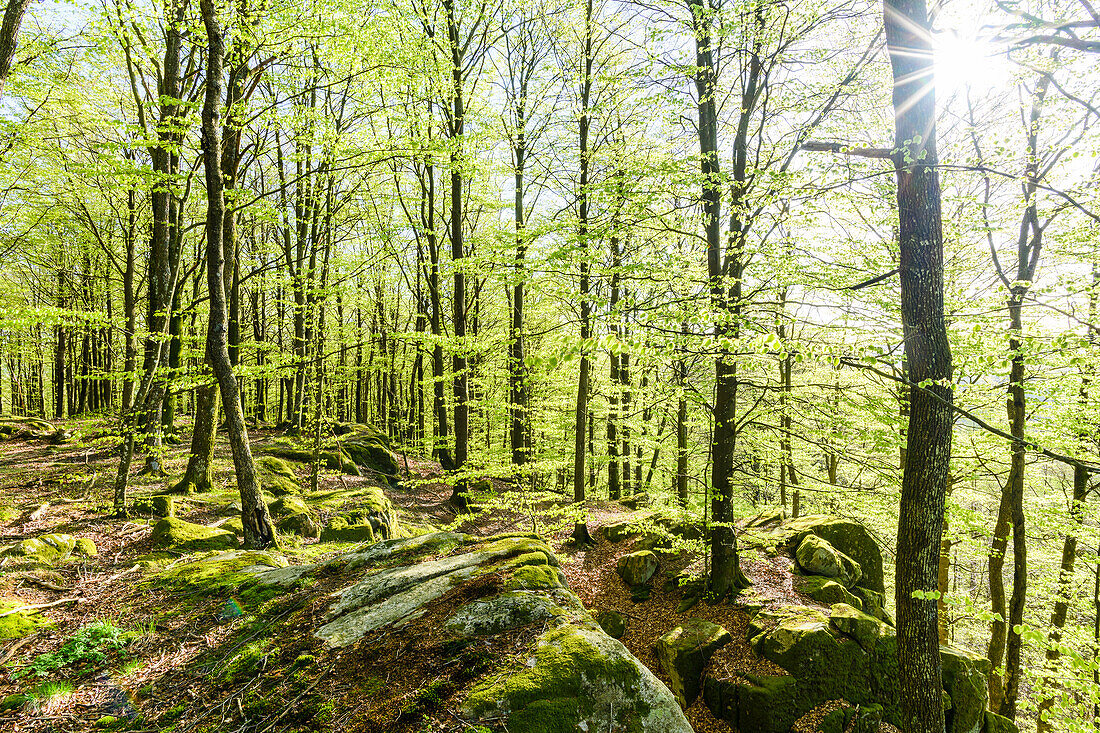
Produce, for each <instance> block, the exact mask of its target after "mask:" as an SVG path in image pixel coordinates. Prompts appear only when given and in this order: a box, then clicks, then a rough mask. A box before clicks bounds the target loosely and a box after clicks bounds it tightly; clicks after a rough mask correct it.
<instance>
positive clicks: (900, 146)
mask: <svg viewBox="0 0 1100 733" xmlns="http://www.w3.org/2000/svg"><path fill="white" fill-rule="evenodd" d="M883 10H884V15H885V24H886V42H887V47H888V51H889V54H890V63H891V67H892V70H893V75H894V91H893V96H894V122H895V127H896V133H897V136H896V143H895V146H896V148H897V151H898V152H897V153H896V154H895V156H896V158H895V161H894V162H895V168H896V170H897V179H898V216H899V222H900V229H899V244H900V253H901V266H900V276H901V278H900V279H901V315H902V324H903V331H904V338H905V358H906V363H907V367H908V370H909V379H910V380H911V381H912V382H913V383H916V384H920V385H926V384H927V385H929V386H925V387H922V388H921V389H914V390H913V391H912V392H911V393H910V411H909V426H908V433H907V435H906V443H907V450H906V458H905V466H904V469H903V474H902V487H901V509H900V511H899V516H898V545H897V588H896V597H895V602H896V606H897V630H898V675H899V683H900V698H901V711H902V725H901V726H900V727H901V728H902V729H904V730H906V731H907V733H942V731H943V730H944V711H943V693H942V689H943V685H942V681H941V666H940V649H939V637H938V633H937V629H938V622H937V616H938V614H937V605H936V600H935V598H934V596H935V594H934V593H929V591H932V590H935V589H936V588H937V587H938V582H937V580H938V579H937V573H938V562H937V555H938V550H939V547H940V540H941V538H942V536H943V517H944V509H945V504H946V496H947V486H948V481H949V471H950V463H951V434H952V428H953V416H952V412H951V400H952V391H951V346H950V343H949V341H948V338H947V329H946V326H945V324H944V317H943V234H942V229H941V221H940V220H941V217H940V187H939V178H938V174H937V172H936V165H937V156H936V127H935V120H936V104H935V95H934V89H935V85H934V84H933V81H932V80H933V56H932V45H931V34H930V32H929V30H928V28H929V23H928V15H927V11H926V9H925V5H924V0H885V3H884V6H883ZM915 592H917V593H921V592H923V593H925V594H928V595H930V596H932V597H931V598H929V597H922V598H917V597H914V593H915Z"/></svg>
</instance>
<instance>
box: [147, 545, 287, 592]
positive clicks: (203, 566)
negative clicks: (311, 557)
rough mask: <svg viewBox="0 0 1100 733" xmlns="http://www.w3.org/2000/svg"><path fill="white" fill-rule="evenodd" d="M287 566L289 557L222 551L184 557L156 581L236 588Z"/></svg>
mask: <svg viewBox="0 0 1100 733" xmlns="http://www.w3.org/2000/svg"><path fill="white" fill-rule="evenodd" d="M286 566H287V561H286V558H284V557H283V556H282V555H279V554H278V553H274V552H266V551H259V550H222V551H214V552H207V553H204V554H201V555H191V556H187V557H184V558H182V559H181V560H180V561H179V562H176V563H173V564H172V565H169V566H167V567H165V568H161V569H159V570H156V571H155V578H156V580H157V581H158V582H160V583H163V584H164V585H168V586H173V587H183V588H187V589H190V590H200V589H203V590H208V591H209V590H215V589H220V588H232V587H236V586H238V585H240V584H242V583H244V582H246V581H250V580H251V579H252V577H253V575H254V574H255V573H260V572H265V571H268V570H273V569H275V568H283V567H286Z"/></svg>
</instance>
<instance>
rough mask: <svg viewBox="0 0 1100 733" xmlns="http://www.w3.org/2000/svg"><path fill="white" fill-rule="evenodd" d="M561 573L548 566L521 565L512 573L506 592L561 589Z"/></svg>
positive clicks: (505, 588) (506, 585)
mask: <svg viewBox="0 0 1100 733" xmlns="http://www.w3.org/2000/svg"><path fill="white" fill-rule="evenodd" d="M559 575H560V571H559V570H557V569H555V568H552V567H549V566H547V565H521V566H520V567H518V568H516V570H515V572H513V573H512V577H511V578H510V579H509V580H508V582H507V583H505V585H504V590H506V591H508V590H539V589H549V588H561V587H562V586H563V585H564V583H563V582H562V579H561V578H560V577H559Z"/></svg>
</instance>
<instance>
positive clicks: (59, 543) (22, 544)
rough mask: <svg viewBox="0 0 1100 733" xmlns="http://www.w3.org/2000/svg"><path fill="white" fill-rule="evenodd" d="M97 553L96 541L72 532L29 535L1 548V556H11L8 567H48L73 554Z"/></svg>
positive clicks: (15, 568) (14, 568)
mask: <svg viewBox="0 0 1100 733" xmlns="http://www.w3.org/2000/svg"><path fill="white" fill-rule="evenodd" d="M73 554H77V555H86V556H87V555H95V554H96V548H95V543H94V542H92V541H91V540H88V539H84V538H81V539H79V540H78V539H77V538H76V537H73V536H72V535H70V534H59V533H50V534H44V535H39V536H38V537H29V538H27V539H25V540H21V541H19V542H17V543H15V544H14V545H11V546H9V547H5V548H3V549H2V550H0V557H5V558H11V561H10V562H9V563H7V567H8V569H13V570H17V569H20V568H23V569H26V568H36V567H48V566H51V565H56V564H58V563H59V562H62V561H64V560H67V559H68V558H69V557H70V556H71V555H73Z"/></svg>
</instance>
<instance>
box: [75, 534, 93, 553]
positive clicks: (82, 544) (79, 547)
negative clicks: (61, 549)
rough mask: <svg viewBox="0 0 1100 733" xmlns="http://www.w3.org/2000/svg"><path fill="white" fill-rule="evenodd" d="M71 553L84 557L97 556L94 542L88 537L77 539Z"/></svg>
mask: <svg viewBox="0 0 1100 733" xmlns="http://www.w3.org/2000/svg"><path fill="white" fill-rule="evenodd" d="M73 552H75V553H76V554H77V555H83V556H84V557H95V556H96V555H98V554H99V550H98V549H96V546H95V542H94V541H92V540H91V539H90V538H88V537H77V538H76V544H75V545H74V546H73Z"/></svg>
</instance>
